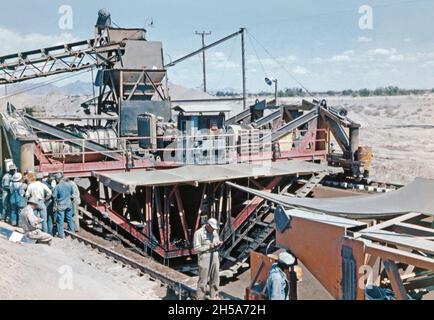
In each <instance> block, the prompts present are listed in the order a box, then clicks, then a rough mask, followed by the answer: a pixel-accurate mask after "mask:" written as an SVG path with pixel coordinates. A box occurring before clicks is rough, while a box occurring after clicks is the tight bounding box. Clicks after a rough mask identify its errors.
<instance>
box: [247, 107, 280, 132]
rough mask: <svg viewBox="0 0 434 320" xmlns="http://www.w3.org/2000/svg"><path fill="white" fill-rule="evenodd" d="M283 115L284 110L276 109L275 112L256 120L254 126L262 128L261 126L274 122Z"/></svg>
mask: <svg viewBox="0 0 434 320" xmlns="http://www.w3.org/2000/svg"><path fill="white" fill-rule="evenodd" d="M281 117H282V110H280V109H279V110H277V111H274V112H272V113H270V114H268V115H266V116H264V117H262V118H260V119H258V120H256V121H255V123H254V126H255V128H258V129H259V128H261V127H263V126H265V125H267V124H269V123H272V122H273V121H275V120H277V119H279V118H281Z"/></svg>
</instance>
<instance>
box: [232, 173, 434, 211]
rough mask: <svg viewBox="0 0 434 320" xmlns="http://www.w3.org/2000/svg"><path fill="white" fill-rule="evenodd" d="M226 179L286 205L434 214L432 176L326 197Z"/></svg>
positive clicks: (289, 206) (310, 208) (338, 209)
mask: <svg viewBox="0 0 434 320" xmlns="http://www.w3.org/2000/svg"><path fill="white" fill-rule="evenodd" d="M226 183H227V184H228V185H230V186H232V187H235V188H237V189H239V190H243V191H245V192H248V193H250V194H253V195H255V196H259V197H262V198H264V199H266V200H269V201H272V202H274V203H276V204H279V205H281V206H283V207H286V208H293V207H299V208H306V209H309V210H312V211H316V212H322V213H327V214H330V215H335V216H342V217H348V218H352V219H359V218H360V219H380V218H390V217H393V216H399V215H403V214H406V213H410V212H418V213H422V214H426V215H434V197H433V190H434V180H431V179H423V178H416V179H415V180H414V181H413V182H412V183H410V184H408V185H407V186H405V187H403V188H401V189H399V190H396V191H391V192H387V193H382V194H375V195H362V196H354V197H344V198H327V199H314V198H296V197H288V196H284V195H278V194H273V193H269V192H263V191H259V190H255V189H251V188H247V187H243V186H239V185H237V184H234V183H232V182H226Z"/></svg>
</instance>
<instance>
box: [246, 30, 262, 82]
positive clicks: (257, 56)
mask: <svg viewBox="0 0 434 320" xmlns="http://www.w3.org/2000/svg"><path fill="white" fill-rule="evenodd" d="M248 39H249V42H250V46H251V47H252V49H253V52H254V53H255V56H256V59H257V60H258V62H259V64H260V65H261V69H262V72H263V73H264V76H265V77H266V76H267V72H266V71H265V68H264V65H263V64H262V61H261V59H260V58H259V55H258V52H257V51H256V48H255V46H254V45H253V41H252V38H251V37H250V36H249V37H248Z"/></svg>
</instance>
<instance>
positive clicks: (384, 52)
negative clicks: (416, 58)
mask: <svg viewBox="0 0 434 320" xmlns="http://www.w3.org/2000/svg"><path fill="white" fill-rule="evenodd" d="M397 52H398V51H397V50H396V49H395V48H391V49H384V48H377V49H372V50H369V51H368V55H370V56H389V55H394V54H396V53H397Z"/></svg>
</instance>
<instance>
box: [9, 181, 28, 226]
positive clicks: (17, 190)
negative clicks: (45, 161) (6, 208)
mask: <svg viewBox="0 0 434 320" xmlns="http://www.w3.org/2000/svg"><path fill="white" fill-rule="evenodd" d="M12 179H13V180H12V182H11V185H10V193H11V195H10V206H11V224H12V225H13V226H18V225H19V224H20V223H19V220H20V213H21V210H23V209H24V208H25V207H26V205H27V199H26V189H27V185H26V184H25V183H24V182H23V175H22V174H21V173H19V172H16V173H15V174H14V176H13V178H12Z"/></svg>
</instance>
